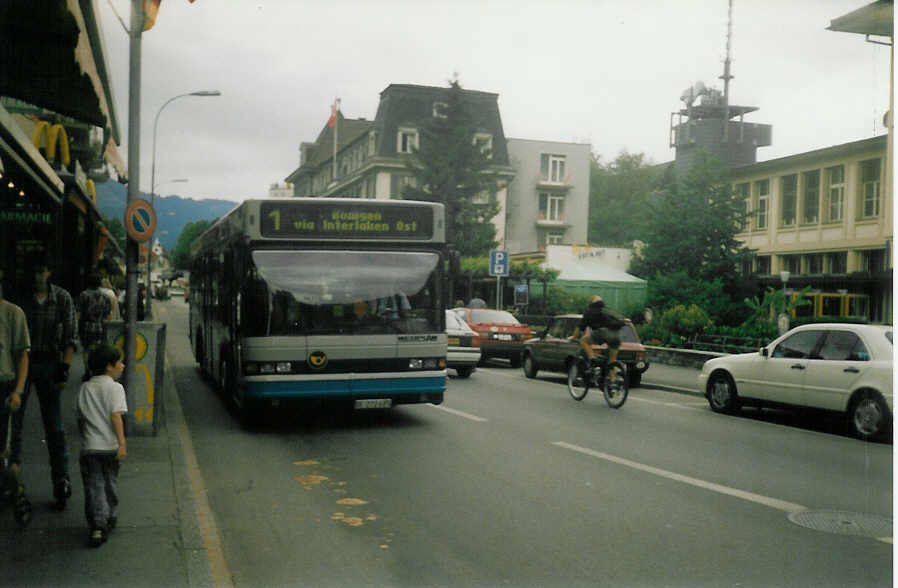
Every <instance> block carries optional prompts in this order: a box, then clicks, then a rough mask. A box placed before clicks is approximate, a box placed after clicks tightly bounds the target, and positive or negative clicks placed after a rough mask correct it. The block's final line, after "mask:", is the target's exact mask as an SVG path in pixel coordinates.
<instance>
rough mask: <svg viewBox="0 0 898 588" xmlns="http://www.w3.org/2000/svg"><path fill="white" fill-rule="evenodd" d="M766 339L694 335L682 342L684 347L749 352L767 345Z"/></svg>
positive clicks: (700, 349)
mask: <svg viewBox="0 0 898 588" xmlns="http://www.w3.org/2000/svg"><path fill="white" fill-rule="evenodd" d="M767 343H768V341H767V340H766V339H760V338H756V337H734V336H730V335H696V336H694V337H693V338H692V339H690V340H689V341H687V342H686V343H685V344H684V347H685V348H686V349H694V350H697V351H716V352H718V353H751V352H752V351H757V350H758V349H760V348H761V347H764V346H765V345H767Z"/></svg>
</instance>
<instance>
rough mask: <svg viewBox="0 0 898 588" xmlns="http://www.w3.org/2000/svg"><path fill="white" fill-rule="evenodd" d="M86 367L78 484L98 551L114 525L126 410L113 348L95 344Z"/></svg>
mask: <svg viewBox="0 0 898 588" xmlns="http://www.w3.org/2000/svg"><path fill="white" fill-rule="evenodd" d="M87 365H88V367H89V368H90V375H91V378H90V379H89V380H87V381H86V382H84V383H83V384H81V390H80V391H79V392H78V430H79V432H80V434H81V459H80V464H81V480H82V482H83V483H84V514H85V516H86V517H87V524H88V525H89V526H90V537H89V542H90V545H91V546H93V547H99V546H100V545H102V544H103V543H104V542H105V541H106V537H107V535H108V533H109V531H111V530H112V529H114V528H115V524H116V522H117V520H118V471H119V464H120V463H121V462H122V461H124V460H125V457H126V456H127V454H128V452H127V449H126V445H125V429H124V423H123V422H122V414H124V413H126V412H128V406H127V403H126V401H125V389H124V387H122V385H121V384H119V383H118V382H116V381H115V380H117V379H118V378H120V377H121V375H122V372H123V371H124V369H125V364H124V363H123V362H122V352H121V351H120V350H119V349H118V348H117V347H115V346H113V345H109V344H101V345H98V346H97V347H95V348H94V349H92V350H91V352H90V355H89V357H88V360H87Z"/></svg>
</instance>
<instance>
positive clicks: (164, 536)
mask: <svg viewBox="0 0 898 588" xmlns="http://www.w3.org/2000/svg"><path fill="white" fill-rule="evenodd" d="M83 369H84V361H83V358H82V356H81V353H80V352H79V353H78V354H76V356H75V359H74V361H73V362H72V370H71V371H72V373H71V376H70V378H69V382H68V385H67V386H66V389H65V391H64V393H63V420H64V422H65V430H66V439H67V441H68V446H69V454H70V459H69V468H70V477H71V479H72V497H71V498H70V499H69V502H68V506H67V508H66V509H65V510H64V511H62V512H59V511H56V510H54V509H53V491H52V487H51V483H50V473H49V472H50V466H49V463H48V455H47V450H46V443H45V442H44V440H43V425H42V423H41V418H40V407H39V404H40V403H39V402H38V399H37V395H36V394H34V393H32V395H31V397H30V398H29V401H28V406H27V412H26V414H25V436H24V449H23V453H24V455H23V461H24V464H23V478H24V482H25V488H26V492H27V495H28V498H29V499H30V500H31V502H32V505H33V509H34V510H33V515H32V521H31V525H30V526H28V527H27V528H25V529H21V528H19V527H18V525H16V523H15V522H14V520H13V514H12V508H11V506H10V505H8V504H5V503H4V504H2V505H0V548H2V555H0V586H75V585H81V586H88V585H89V586H97V585H127V586H212V585H213V582H212V576H211V573H210V570H209V564H208V560H207V558H206V552H205V547H204V543H203V539H202V536H201V534H200V531H199V525H198V523H197V517H196V514H195V513H196V507H195V504H194V501H193V495H192V492H191V488H190V483H189V479H190V478H189V476H188V473H187V466H186V464H185V459H184V452H183V450H182V447H181V436H180V434H181V430H182V426H183V422H184V419H183V414H182V413H181V405H180V401H179V399H178V395H177V392H176V390H175V388H174V385H173V381H172V378H171V377H170V373H169V372H168V371H167V373H166V379H165V390H164V394H165V406H166V409H167V414H166V415H164V418H163V420H162V422H161V426H160V428H159V434H158V436H156V437H152V436H139V437H138V436H133V435H132V436H129V437H128V439H127V441H128V458H127V460H126V461H125V462H124V463H123V464H122V468H121V471H120V473H119V493H120V497H121V507H120V508H121V510H120V513H119V522H118V527H117V528H116V529H115V531H113V532H112V534H111V536H110V537H109V541H107V542H106V543H105V544H104V545H103V546H101V547H99V548H91V547H89V546H88V545H87V534H88V528H87V523H86V522H85V519H84V494H83V488H82V484H81V473H80V471H79V469H78V454H79V451H80V446H79V441H78V430H77V425H76V423H75V399H76V396H77V393H78V388H79V386H80V385H81V376H82V374H83ZM4 441H5V440H4Z"/></svg>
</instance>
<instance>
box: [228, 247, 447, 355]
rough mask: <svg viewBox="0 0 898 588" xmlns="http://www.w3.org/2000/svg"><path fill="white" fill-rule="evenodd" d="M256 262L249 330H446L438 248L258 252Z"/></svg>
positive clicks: (247, 308) (247, 302)
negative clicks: (434, 250)
mask: <svg viewBox="0 0 898 588" xmlns="http://www.w3.org/2000/svg"><path fill="white" fill-rule="evenodd" d="M251 261H252V265H251V267H250V270H249V281H248V282H247V285H246V287H245V288H244V293H243V296H242V303H241V314H242V321H241V323H242V329H243V334H244V336H249V337H262V336H269V335H313V334H314V335H327V334H346V333H364V334H389V333H433V332H439V331H441V321H440V314H441V311H440V304H439V299H438V288H437V284H438V283H439V271H438V268H439V267H440V266H439V255H438V254H437V253H432V252H403V251H333V250H330V251H309V250H291V251H268V250H255V251H253V252H252V256H251Z"/></svg>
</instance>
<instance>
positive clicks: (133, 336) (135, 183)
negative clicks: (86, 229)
mask: <svg viewBox="0 0 898 588" xmlns="http://www.w3.org/2000/svg"><path fill="white" fill-rule="evenodd" d="M143 22H144V14H143V0H131V27H130V30H129V31H128V37H129V63H128V205H129V206H130V205H131V204H133V203H134V202H136V201H137V200H138V199H139V198H140V42H141V37H142V36H143ZM125 226H127V219H125ZM138 258H139V249H138V243H137V241H135V240H134V239H133V238H131V236H130V235H129V236H128V239H127V243H126V246H125V266H126V269H125V277H126V286H125V296H126V307H127V309H128V321H127V323H126V324H125V394H126V396H127V401H128V406H134V398H133V394H134V392H133V386H131V385H130V384H132V383H133V382H135V381H136V375H137V360H136V357H137V350H136V349H135V347H136V345H135V343H136V340H137V324H136V323H137V273H138V261H139V259H138ZM130 414H131V413H130V412H129V413H128V416H126V420H125V424H126V425H130V423H131V416H130ZM126 430H127V429H126Z"/></svg>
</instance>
